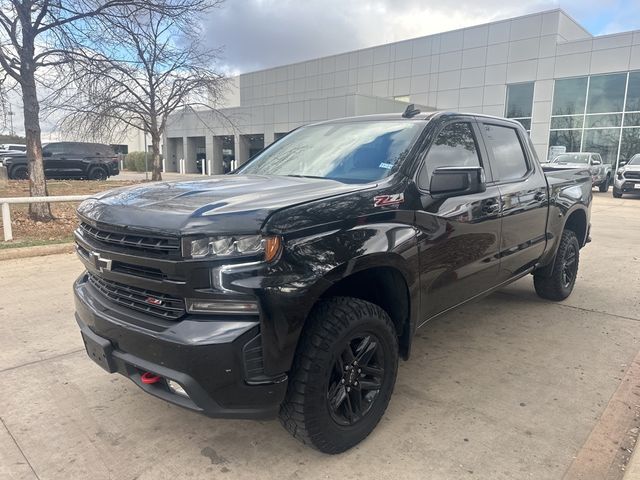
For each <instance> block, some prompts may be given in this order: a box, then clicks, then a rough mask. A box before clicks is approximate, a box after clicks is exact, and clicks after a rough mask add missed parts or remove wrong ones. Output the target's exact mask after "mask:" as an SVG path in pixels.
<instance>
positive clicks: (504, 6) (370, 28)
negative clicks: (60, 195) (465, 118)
mask: <svg viewBox="0 0 640 480" xmlns="http://www.w3.org/2000/svg"><path fill="white" fill-rule="evenodd" d="M558 7H560V8H563V9H564V10H565V11H566V12H567V13H568V14H569V15H571V16H573V17H574V18H575V19H576V20H577V21H578V22H580V23H581V24H582V25H583V26H585V27H586V28H587V30H589V31H590V32H591V33H592V34H594V35H598V34H603V33H614V32H620V31H625V30H633V29H640V0H520V1H513V0H511V1H510V0H438V1H437V2H436V1H434V0H226V2H225V3H224V4H223V5H222V7H221V8H219V9H216V10H214V11H213V12H212V13H211V14H210V15H209V16H208V18H206V19H205V20H204V28H205V34H204V36H203V42H206V44H207V46H209V47H222V48H223V52H224V53H223V55H224V58H223V59H222V62H221V63H222V64H223V66H224V67H223V68H224V69H225V71H226V72H227V73H231V74H234V73H240V72H248V71H252V70H257V69H261V68H267V67H273V66H277V65H284V64H287V63H292V62H296V61H301V60H306V59H311V58H316V57H320V56H325V55H331V54H334V53H340V52H346V51H349V50H354V49H358V48H364V47H370V46H374V45H380V44H384V43H388V42H393V41H398V40H405V39H407V38H415V37H420V36H424V35H429V34H433V33H438V32H444V31H447V30H452V29H456V28H463V27H468V26H471V25H479V24H482V23H487V22H490V21H493V20H499V19H504V18H509V17H513V16H517V15H523V14H526V13H532V12H540V11H543V10H548V9H552V8H558ZM13 101H14V105H15V106H14V111H15V110H19V105H18V102H19V99H18V98H16V97H14V99H13ZM21 124H22V114H21V112H18V113H17V114H16V115H15V116H14V127H15V130H16V131H17V132H18V133H21V132H23V130H24V129H23V128H22V125H21ZM52 125H53V124H52V122H51V121H46V120H45V121H43V133H45V135H46V133H47V132H49V131H50V130H51V129H52ZM2 127H3V126H2V125H0V131H2V130H3V128H2ZM7 130H8V128H6V129H5V131H7Z"/></svg>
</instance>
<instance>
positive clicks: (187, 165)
mask: <svg viewBox="0 0 640 480" xmlns="http://www.w3.org/2000/svg"><path fill="white" fill-rule="evenodd" d="M182 144H183V145H184V157H183V158H184V171H183V172H182V173H198V165H197V164H196V154H197V150H196V149H197V140H196V139H195V138H192V137H182Z"/></svg>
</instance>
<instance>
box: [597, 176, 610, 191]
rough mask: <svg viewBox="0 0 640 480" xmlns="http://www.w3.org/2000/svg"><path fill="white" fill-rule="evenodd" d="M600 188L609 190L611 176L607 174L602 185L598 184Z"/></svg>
mask: <svg viewBox="0 0 640 480" xmlns="http://www.w3.org/2000/svg"><path fill="white" fill-rule="evenodd" d="M598 190H600V191H601V192H607V191H608V190H609V176H607V177H606V178H605V179H604V180H603V181H602V183H601V184H600V185H598Z"/></svg>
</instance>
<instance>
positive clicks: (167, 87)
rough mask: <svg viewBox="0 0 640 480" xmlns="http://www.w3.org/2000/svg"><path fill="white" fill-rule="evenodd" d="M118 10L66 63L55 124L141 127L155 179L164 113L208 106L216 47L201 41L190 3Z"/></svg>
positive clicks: (97, 129) (106, 129) (215, 79)
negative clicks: (96, 38) (173, 9)
mask: <svg viewBox="0 0 640 480" xmlns="http://www.w3.org/2000/svg"><path fill="white" fill-rule="evenodd" d="M219 3H220V2H219V1H212V2H210V3H209V4H208V5H207V6H208V7H209V8H212V7H215V6H217V5H219ZM121 11H122V14H121V15H118V16H112V17H109V18H106V19H104V21H103V29H102V30H101V35H102V38H101V42H100V45H101V49H100V50H99V51H86V52H85V55H84V57H83V60H82V61H80V62H78V63H76V64H74V68H73V74H72V78H73V80H74V84H73V86H72V87H71V89H70V93H71V95H70V101H68V102H66V103H65V106H64V108H65V109H66V110H67V111H68V115H67V116H66V117H65V118H64V120H63V121H62V127H63V129H64V130H73V131H76V132H79V131H83V132H85V134H90V135H96V134H97V135H101V136H102V135H105V134H107V135H108V134H109V133H115V134H116V135H117V134H119V135H122V129H123V128H131V127H133V128H137V129H140V130H143V131H144V132H146V133H149V135H150V137H151V145H152V147H151V149H152V154H153V168H152V171H153V174H152V180H161V179H162V161H161V157H160V146H161V141H162V136H163V134H164V131H165V128H166V126H167V120H168V118H169V115H171V114H172V113H174V112H176V111H178V110H180V109H199V108H207V109H211V108H214V106H215V104H216V101H217V100H218V99H220V98H221V96H222V94H223V91H224V89H225V85H226V79H225V78H224V76H223V75H222V74H221V73H218V72H217V71H216V70H215V66H216V63H217V59H218V55H219V51H218V50H216V49H206V48H203V47H202V41H201V35H200V29H199V27H198V25H199V21H198V19H197V18H195V15H194V11H191V12H189V13H188V14H186V13H185V15H182V16H179V17H177V16H169V15H166V14H165V13H164V12H161V11H147V12H137V13H134V12H128V11H127V9H126V8H123V9H121ZM197 13H200V12H197Z"/></svg>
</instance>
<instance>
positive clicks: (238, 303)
mask: <svg viewBox="0 0 640 480" xmlns="http://www.w3.org/2000/svg"><path fill="white" fill-rule="evenodd" d="M186 301H187V312H189V313H217V314H236V315H237V314H249V315H255V314H257V313H258V302H256V301H255V300H226V299H224V300H198V299H196V298H187V300H186Z"/></svg>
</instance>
